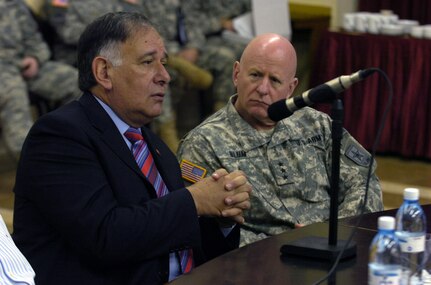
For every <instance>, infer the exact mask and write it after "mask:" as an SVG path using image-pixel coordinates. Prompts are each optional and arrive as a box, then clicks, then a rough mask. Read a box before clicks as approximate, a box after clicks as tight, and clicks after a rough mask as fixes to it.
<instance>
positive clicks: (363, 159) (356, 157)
mask: <svg viewBox="0 0 431 285" xmlns="http://www.w3.org/2000/svg"><path fill="white" fill-rule="evenodd" d="M345 156H347V157H348V158H350V159H351V160H352V161H353V162H355V163H356V164H358V165H360V166H368V165H369V164H370V159H371V156H370V154H369V153H368V152H367V151H365V150H364V149H362V148H360V147H357V146H356V145H355V144H351V145H349V146H348V147H347V150H346V153H345Z"/></svg>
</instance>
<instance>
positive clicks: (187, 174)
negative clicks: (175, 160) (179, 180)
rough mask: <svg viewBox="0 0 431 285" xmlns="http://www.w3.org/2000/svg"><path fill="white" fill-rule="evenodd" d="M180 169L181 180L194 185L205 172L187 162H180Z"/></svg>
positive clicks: (203, 169) (201, 168)
mask: <svg viewBox="0 0 431 285" xmlns="http://www.w3.org/2000/svg"><path fill="white" fill-rule="evenodd" d="M180 168H181V173H182V177H183V179H185V180H187V181H189V182H192V183H196V182H198V181H199V180H201V179H202V178H204V177H205V174H206V173H207V170H206V169H205V168H203V167H201V166H199V165H196V164H194V163H192V162H190V161H188V160H185V159H183V160H181V162H180Z"/></svg>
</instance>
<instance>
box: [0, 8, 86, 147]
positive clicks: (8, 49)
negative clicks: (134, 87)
mask: <svg viewBox="0 0 431 285" xmlns="http://www.w3.org/2000/svg"><path fill="white" fill-rule="evenodd" d="M50 56H51V53H50V50H49V47H48V45H47V44H46V42H44V40H43V38H42V35H41V34H40V32H39V30H38V25H37V23H36V22H35V20H34V19H33V17H32V15H31V14H30V11H29V9H28V7H27V6H26V4H25V3H24V1H22V0H0V70H1V72H0V120H1V129H2V137H3V139H4V140H5V144H6V147H7V148H8V149H9V150H10V151H11V152H12V154H14V155H17V154H19V152H20V151H21V147H22V144H23V142H24V139H25V137H26V135H27V133H28V131H29V129H30V127H31V126H32V124H33V119H32V115H31V111H30V104H29V92H33V93H35V94H36V95H37V96H40V97H42V98H45V99H47V100H52V101H56V102H62V103H63V102H66V101H69V100H72V99H74V98H77V97H78V96H79V95H80V94H81V92H80V91H79V89H78V71H77V70H76V69H75V68H73V67H72V66H70V65H67V64H63V63H59V62H55V61H51V60H50ZM25 57H32V58H35V59H37V62H38V65H39V66H38V68H39V70H38V73H37V75H36V76H34V77H32V78H30V79H26V78H24V77H23V76H22V71H23V70H22V69H23V65H22V61H23V59H24V58H25Z"/></svg>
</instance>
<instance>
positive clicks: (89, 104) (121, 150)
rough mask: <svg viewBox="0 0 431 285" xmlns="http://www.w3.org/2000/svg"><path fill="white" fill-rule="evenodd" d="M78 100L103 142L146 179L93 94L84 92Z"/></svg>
mask: <svg viewBox="0 0 431 285" xmlns="http://www.w3.org/2000/svg"><path fill="white" fill-rule="evenodd" d="M79 102H80V103H81V105H82V107H83V108H84V110H85V112H86V114H87V116H88V119H89V121H90V123H91V124H92V126H93V127H94V128H95V129H96V131H97V132H98V133H99V135H100V138H101V139H102V140H103V141H104V142H105V144H106V145H107V146H108V147H109V148H110V149H111V150H112V151H113V152H114V153H115V154H116V155H117V156H118V157H119V158H120V159H121V160H122V161H123V162H124V163H126V164H127V165H128V166H129V167H130V168H131V169H132V170H133V171H135V172H136V173H137V174H138V175H141V176H142V177H143V178H144V179H145V180H146V177H145V176H144V175H143V174H142V172H141V170H140V169H139V167H138V165H137V164H136V161H135V159H134V158H133V154H132V153H131V151H130V150H129V149H128V148H127V145H126V143H125V142H124V140H123V137H122V136H121V134H120V133H119V132H118V130H117V128H116V126H115V124H114V122H112V120H111V118H110V117H109V115H108V114H107V113H106V112H105V110H104V109H103V107H102V106H100V104H99V103H98V102H97V100H96V99H95V98H94V96H93V95H92V94H90V93H87V92H86V93H84V95H83V96H82V97H81V98H80V100H79ZM148 183H149V182H148ZM149 184H151V183H149ZM151 186H152V185H151Z"/></svg>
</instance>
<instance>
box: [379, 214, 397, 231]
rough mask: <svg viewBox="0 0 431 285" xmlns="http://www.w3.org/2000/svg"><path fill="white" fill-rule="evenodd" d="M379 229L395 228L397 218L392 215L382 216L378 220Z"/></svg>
mask: <svg viewBox="0 0 431 285" xmlns="http://www.w3.org/2000/svg"><path fill="white" fill-rule="evenodd" d="M377 224H378V228H379V230H393V229H395V218H394V217H390V216H381V217H379V219H378V221H377Z"/></svg>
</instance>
